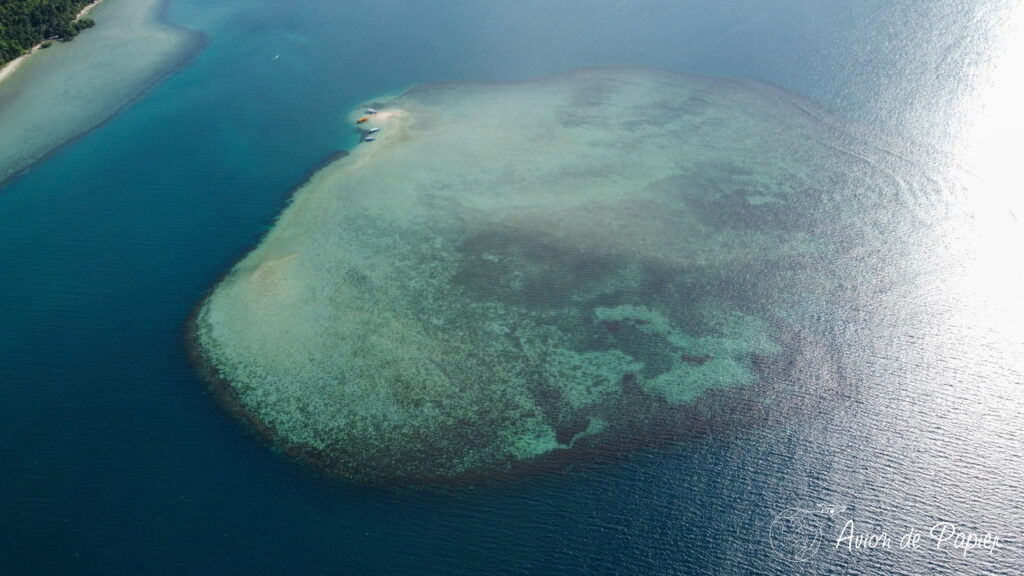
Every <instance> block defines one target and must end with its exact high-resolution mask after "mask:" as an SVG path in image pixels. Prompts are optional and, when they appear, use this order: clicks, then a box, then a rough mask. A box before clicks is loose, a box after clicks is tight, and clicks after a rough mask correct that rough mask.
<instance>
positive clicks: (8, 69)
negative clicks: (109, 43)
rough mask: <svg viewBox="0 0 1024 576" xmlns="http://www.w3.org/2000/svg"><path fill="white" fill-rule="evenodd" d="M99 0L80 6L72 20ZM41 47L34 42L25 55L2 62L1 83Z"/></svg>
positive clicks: (87, 11) (90, 9)
mask: <svg viewBox="0 0 1024 576" xmlns="http://www.w3.org/2000/svg"><path fill="white" fill-rule="evenodd" d="M100 2H103V0H96V1H95V2H93V3H92V4H89V5H88V6H86V7H85V8H82V10H81V11H80V12H79V13H78V15H77V16H75V20H74V21H75V22H78V21H79V20H81V19H82V18H85V16H86V15H87V14H89V12H91V11H92V9H93V8H95V7H96V6H97V5H99V3H100ZM42 47H43V45H42V44H41V43H40V44H36V45H35V46H33V47H32V51H31V52H29V53H28V54H25V55H23V56H19V57H17V58H15V59H14V60H11V61H10V62H8V63H6V64H4V65H3V66H0V83H3V81H4V80H5V79H6V78H8V77H10V76H11V75H12V74H14V71H15V70H17V69H18V68H19V67H20V66H21V64H22V63H23V62H24V61H25V60H26V59H27V58H28V57H29V56H31V55H33V54H35V53H36V52H37V51H39V50H40V49H41V48H42Z"/></svg>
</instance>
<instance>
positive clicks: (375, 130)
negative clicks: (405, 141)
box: [366, 128, 380, 134]
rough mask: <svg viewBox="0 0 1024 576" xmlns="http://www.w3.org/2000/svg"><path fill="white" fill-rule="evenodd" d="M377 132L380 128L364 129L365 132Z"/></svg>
mask: <svg viewBox="0 0 1024 576" xmlns="http://www.w3.org/2000/svg"><path fill="white" fill-rule="evenodd" d="M377 132H380V128H370V129H369V130H367V131H366V133H367V134H376V133H377Z"/></svg>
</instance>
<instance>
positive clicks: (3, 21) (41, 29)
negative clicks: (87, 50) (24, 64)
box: [0, 0, 95, 66]
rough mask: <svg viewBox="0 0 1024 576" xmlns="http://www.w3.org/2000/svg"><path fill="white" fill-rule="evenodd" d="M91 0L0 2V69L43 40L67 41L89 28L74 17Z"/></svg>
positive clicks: (86, 22) (89, 21)
mask: <svg viewBox="0 0 1024 576" xmlns="http://www.w3.org/2000/svg"><path fill="white" fill-rule="evenodd" d="M91 3H92V0H0V66H2V65H4V64H6V63H7V62H10V61H11V60H14V59H15V58H17V57H18V56H21V55H22V54H25V53H26V52H28V51H29V50H31V49H32V47H33V46H35V45H36V44H39V43H40V42H43V41H44V40H50V39H58V40H64V41H66V40H70V39H72V38H74V36H75V35H76V34H78V33H79V32H80V31H82V30H84V29H86V28H89V27H91V26H92V25H93V24H95V22H93V20H92V19H91V18H82V19H81V20H78V21H77V22H76V21H75V16H77V15H78V13H79V12H80V11H81V10H82V8H85V7H86V6H88V5H89V4H91Z"/></svg>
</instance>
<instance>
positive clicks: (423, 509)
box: [0, 0, 1024, 575]
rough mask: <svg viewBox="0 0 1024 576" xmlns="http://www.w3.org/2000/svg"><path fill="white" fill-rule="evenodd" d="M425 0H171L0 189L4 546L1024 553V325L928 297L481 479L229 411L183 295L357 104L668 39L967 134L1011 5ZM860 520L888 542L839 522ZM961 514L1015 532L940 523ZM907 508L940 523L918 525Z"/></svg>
mask: <svg viewBox="0 0 1024 576" xmlns="http://www.w3.org/2000/svg"><path fill="white" fill-rule="evenodd" d="M410 4H411V3H406V2H397V1H387V0H385V1H380V2H362V1H352V2H335V1H325V0H316V1H314V2H310V3H306V4H304V5H301V6H299V5H293V4H283V3H279V2H270V1H268V0H248V1H245V2H242V1H239V0H227V1H220V2H217V3H215V4H213V5H211V4H210V3H209V2H201V1H198V0H174V2H173V4H172V6H171V10H170V12H169V18H170V19H171V20H172V21H173V22H175V23H177V24H179V25H182V26H186V27H189V28H193V29H198V30H201V31H203V32H205V33H206V34H207V35H208V37H209V44H208V46H207V48H206V49H205V50H204V51H203V52H202V53H201V54H200V55H199V56H198V57H197V58H196V59H195V60H194V61H193V62H191V63H190V65H188V66H187V67H186V68H184V69H182V70H181V71H180V72H179V73H177V74H176V75H174V76H172V77H171V78H169V79H168V80H167V81H166V82H164V83H163V84H161V85H160V86H158V87H156V88H155V89H153V90H152V91H151V92H149V93H148V94H147V95H145V96H144V97H143V98H142V99H140V100H139V101H138V102H137V103H135V104H134V105H133V106H131V107H129V108H128V109H127V110H125V111H124V112H123V113H121V114H120V115H118V116H117V117H116V118H114V119H113V120H112V121H111V122H109V123H107V124H105V125H104V126H102V127H100V128H99V129H97V130H95V131H93V132H92V133H90V134H88V135H87V136H85V137H84V138H81V139H80V140H78V141H76V142H74V143H73V144H72V145H70V146H68V147H66V148H65V149H63V150H61V151H60V152H59V153H57V154H56V155H54V156H53V157H52V158H50V159H49V160H47V161H46V162H44V163H42V164H40V165H38V166H36V167H35V168H34V169H32V170H30V171H29V172H28V173H26V174H24V175H23V176H21V177H20V178H18V179H17V180H15V181H13V182H10V183H8V184H7V185H5V187H4V188H3V189H0V435H2V438H3V442H2V444H0V573H3V574H68V573H70V574H111V573H132V574H282V573H295V574H378V573H379V574H559V575H567V574H652V575H653V574H747V573H769V574H797V573H799V574H847V573H851V574H853V573H865V574H923V573H929V574H974V573H997V574H1020V573H1024V551H1022V547H1024V542H1022V540H1021V535H1022V530H1024V485H1022V484H1024V482H1022V477H1024V457H1022V449H1024V442H1022V433H1021V429H1022V428H1024V414H1021V412H1020V407H1021V401H1020V398H1019V397H1020V393H1021V388H1020V386H1021V385H1022V384H1024V382H1022V375H1021V372H1020V363H1019V361H1016V360H1015V357H1014V356H1013V354H1015V352H1016V351H1018V350H1020V348H1018V346H1021V345H1022V344H1024V343H1022V342H1017V341H1016V340H1013V338H1014V336H1013V335H1014V334H1017V335H1019V332H1010V333H1009V334H1010V336H1006V333H1005V332H1000V331H999V330H997V329H995V328H993V329H991V330H988V329H986V328H985V325H984V322H985V319H984V317H981V316H979V317H976V318H977V325H970V326H968V325H963V324H958V323H957V322H960V320H956V319H953V320H950V319H945V318H936V317H934V316H929V315H927V314H926V315H924V316H926V317H925V318H921V316H922V315H916V314H902V313H901V314H894V317H895V318H900V319H904V318H912V319H913V320H914V321H915V322H918V324H914V323H910V322H909V321H907V322H904V321H900V322H897V321H894V322H893V324H892V325H890V326H886V328H887V330H888V331H887V332H885V333H884V334H882V336H883V338H882V340H884V342H885V343H883V344H878V345H877V346H873V347H871V348H870V354H868V353H865V355H864V357H863V358H860V359H859V360H858V361H857V362H856V363H855V364H856V368H855V369H854V370H853V373H852V375H851V376H850V379H851V382H855V384H856V385H855V386H853V387H852V389H851V390H850V391H848V393H847V394H844V395H842V396H841V397H840V399H839V400H837V403H836V404H835V405H829V406H816V407H815V409H814V410H809V411H808V412H806V413H801V414H799V415H798V416H794V417H792V418H790V417H789V416H790V415H788V414H781V415H779V416H778V417H775V418H771V419H770V421H769V422H768V423H767V424H765V425H763V426H760V427H756V428H754V429H750V430H729V431H726V432H724V433H722V434H715V435H712V436H706V437H702V438H698V439H694V440H691V441H686V442H682V443H678V444H672V445H667V446H660V447H656V448H651V449H649V450H642V451H639V452H636V453H634V454H631V455H628V456H626V457H624V458H622V459H621V460H615V461H613V462H609V463H598V464H589V465H585V466H581V467H578V468H574V469H571V470H568V471H566V472H564V473H542V474H538V475H536V476H531V477H525V478H518V479H514V480H509V481H504V482H494V483H485V484H482V485H480V486H476V487H468V486H460V487H455V488H449V489H442V488H438V489H427V490H415V489H397V490H391V489H382V488H367V487H361V486H358V485H348V484H339V483H335V482H329V481H326V480H323V479H320V478H318V477H316V476H314V475H312V474H311V473H309V472H307V471H305V470H303V469H301V468H300V467H298V466H296V465H295V464H294V463H292V462H290V461H288V460H287V459H285V458H283V457H281V456H279V455H277V454H275V453H274V452H273V451H272V450H270V449H268V448H267V447H266V446H265V445H263V444H261V443H260V442H259V441H257V440H256V439H254V437H253V436H252V435H251V434H250V433H249V432H248V431H246V430H245V429H243V428H242V427H241V426H239V425H238V424H237V423H236V422H235V421H233V420H232V419H231V418H230V417H229V416H228V415H227V413H226V412H225V411H223V410H222V409H221V408H220V406H219V405H218V404H217V403H216V401H215V400H214V399H213V398H212V397H211V396H210V395H209V393H208V392H207V389H206V386H205V385H204V383H203V382H202V381H201V380H200V379H199V378H198V376H197V374H196V372H195V371H194V369H193V368H192V367H191V366H190V365H189V363H188V358H187V355H186V352H185V347H184V345H183V336H184V323H185V321H186V318H187V317H188V315H189V313H190V312H191V310H192V309H193V307H194V306H195V305H196V303H197V302H198V301H199V300H200V299H201V298H202V297H203V295H204V293H205V291H206V290H207V289H208V288H209V287H210V286H211V285H212V284H213V283H214V282H215V281H216V280H217V279H218V278H219V276H220V275H221V274H223V273H224V272H225V271H226V270H227V269H228V268H229V267H230V265H231V263H232V262H234V261H235V260H237V259H238V258H239V257H241V256H242V255H243V254H244V253H245V252H246V251H247V250H248V249H249V248H250V247H252V246H253V245H254V243H255V242H257V241H258V240H259V238H260V237H261V235H262V234H263V233H264V232H265V231H266V230H267V229H268V227H269V226H271V225H272V224H273V220H274V218H275V216H276V214H278V213H279V212H280V210H281V209H282V207H283V206H284V205H285V203H286V202H287V199H288V196H289V195H290V193H291V192H292V190H294V188H295V187H296V186H298V185H299V184H301V183H302V182H303V181H304V179H305V178H306V177H307V175H308V174H309V173H310V171H311V170H313V169H315V168H316V167H317V166H318V165H319V164H320V163H321V162H322V161H323V159H324V158H326V157H327V156H329V155H330V154H331V153H333V152H335V151H337V150H339V149H344V148H347V147H351V146H353V145H354V144H355V142H356V134H354V133H353V132H352V131H351V129H350V127H349V126H348V124H347V123H346V115H347V113H348V112H349V111H350V109H351V108H352V106H354V105H356V104H357V103H358V102H360V101H363V100H365V99H367V98H370V97H373V96H375V95H378V94H382V93H385V92H393V91H396V90H401V89H403V88H405V87H407V86H409V85H412V84H415V83H420V82H430V81H448V80H486V81H502V80H512V79H521V78H527V77H531V76H536V75H540V74H547V73H555V72H559V71H564V70H569V69H573V68H579V67H585V66H595V65H610V64H616V65H618V64H628V65H645V66H654V67H660V68H666V69H671V70H676V71H679V72H683V73H688V74H700V75H714V76H734V77H744V78H753V79H756V80H760V81H763V82H767V83H770V84H773V85H775V86H778V87H781V88H784V89H786V90H789V91H791V92H794V93H797V94H800V95H802V96H804V97H807V98H810V99H812V100H815V101H817V102H819V103H821V104H822V105H823V106H824V107H826V108H828V109H831V110H833V111H834V112H835V113H836V114H837V115H839V116H842V117H845V118H846V119H847V120H848V121H850V122H851V123H854V124H856V125H858V126H863V127H865V129H866V130H879V131H883V132H887V133H896V134H898V135H899V136H900V137H901V138H904V139H906V141H909V142H912V143H914V145H915V146H919V147H920V148H923V149H928V150H939V151H947V152H954V151H955V150H952V149H953V148H956V146H955V143H951V142H950V140H949V138H950V132H951V127H950V126H951V125H952V124H954V123H955V122H954V120H955V118H952V117H951V116H952V115H953V114H954V110H955V106H956V103H957V102H958V101H959V99H960V98H962V97H963V96H964V94H963V87H964V85H965V84H967V83H969V82H968V80H969V79H970V78H969V76H970V73H971V71H972V70H974V69H975V68H976V67H980V66H981V65H982V64H984V60H985V44H984V42H985V38H986V36H985V35H986V34H988V33H989V32H991V30H992V28H993V27H996V26H997V25H998V24H999V22H1000V21H1001V20H1002V18H1003V17H1004V16H1003V12H1002V11H1005V10H1006V6H1005V5H1003V4H1000V3H995V2H990V3H957V2H936V3H907V4H898V5H897V4H892V3H889V2H877V3H876V2H857V3H852V2H851V3H847V4H845V5H842V6H836V5H832V4H833V3H827V4H826V3H819V2H799V1H794V2H780V3H775V4H773V5H771V6H767V5H765V3H761V2H741V1H733V2H722V3H710V2H709V3H696V4H690V3H687V4H686V5H682V4H683V3H678V4H679V5H676V4H677V3H662V2H630V1H624V2H613V1H608V2H596V1H595V2H589V3H575V2H573V3H570V2H564V3H563V2H555V3H552V2H540V1H536V2H508V3H505V2H495V3H474V2H454V1H453V2H444V3H440V5H431V6H428V5H427V3H416V4H413V5H410ZM563 4H564V5H563ZM277 56H279V58H276V60H275V57H277ZM0 129H2V127H0ZM1017 216H1019V214H1018V215H1017ZM1017 216H1015V217H1014V218H1016V217H1017ZM866 281H870V280H866ZM940 285H941V283H940ZM913 304H916V303H907V306H908V307H912V305H913ZM929 322H932V324H929ZM936 322H947V326H946V327H945V328H943V327H942V326H939V327H936V326H937V325H936V324H934V323H936ZM968 328H972V329H968ZM957 331H959V332H957ZM951 332H952V333H954V335H955V334H961V335H962V338H959V339H958V338H951V339H949V340H944V339H942V338H939V337H937V336H935V334H948V333H951ZM921 334H924V336H919V335H921ZM1007 338H1010V340H1009V341H1008V340H1007ZM1008 354H1009V355H1010V356H1007V355H1008ZM794 510H796V511H797V513H798V514H803V515H804V518H805V520H806V522H807V525H806V526H804V527H803V528H801V529H800V530H798V532H799V533H800V534H801V538H804V541H807V542H814V541H815V540H814V538H813V535H814V533H815V532H817V533H819V534H820V539H819V540H818V541H817V542H818V545H817V547H816V548H814V549H812V550H809V551H808V553H807V554H804V556H803V557H799V558H794V554H796V555H797V556H800V554H799V549H794V548H793V545H792V542H789V543H787V542H784V541H781V542H780V541H778V540H775V541H773V540H772V534H771V530H772V526H773V523H776V524H775V525H776V526H779V524H778V523H777V522H778V521H779V518H780V517H781V518H782V520H784V521H785V520H787V519H788V518H790V517H791V516H792V515H793V514H794V512H793V511H794ZM787 511H789V512H787ZM787 514H788V515H789V516H786V515H787ZM848 519H853V520H854V521H855V523H856V524H855V525H856V527H857V531H858V532H861V531H870V532H873V533H880V532H883V531H885V532H887V533H888V534H889V535H890V536H892V537H893V539H894V540H895V542H893V547H892V549H875V550H848V549H847V548H846V547H845V544H844V545H843V547H839V548H837V547H836V546H835V544H836V542H837V537H839V536H840V535H841V534H842V532H841V529H842V527H843V525H844V522H846V520H848ZM941 521H948V522H950V523H953V524H956V525H957V526H958V527H959V528H961V529H963V530H968V531H973V532H979V533H985V532H989V533H993V534H997V535H999V536H1000V538H1001V543H1002V547H1001V548H998V549H996V550H994V551H993V552H992V553H988V552H987V551H982V550H973V551H970V552H969V553H968V554H967V555H966V557H964V556H963V555H962V554H961V552H962V551H961V550H950V549H948V546H947V548H946V549H943V550H935V549H934V544H932V547H931V548H927V545H928V543H929V541H928V539H929V536H928V534H927V533H928V530H929V529H930V528H931V527H932V526H933V525H935V524H936V523H938V522H941ZM808 526H809V527H808ZM911 526H913V527H916V528H917V529H918V530H919V531H920V530H923V531H924V533H925V536H924V538H925V541H924V542H922V546H921V548H920V549H917V550H914V549H907V550H901V549H899V542H898V540H899V537H900V536H902V535H903V534H905V533H906V531H907V530H908V529H909V528H910V527H911ZM808 536H809V537H810V538H809V540H808ZM795 550H796V551H795Z"/></svg>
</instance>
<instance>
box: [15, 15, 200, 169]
mask: <svg viewBox="0 0 1024 576" xmlns="http://www.w3.org/2000/svg"><path fill="white" fill-rule="evenodd" d="M165 4H166V0H103V1H102V2H94V3H93V4H90V5H89V6H86V7H85V8H84V9H83V10H82V11H81V12H80V13H79V14H78V18H82V17H84V16H85V15H87V14H88V15H89V16H90V17H91V18H93V19H95V20H96V24H97V25H96V27H94V28H91V29H89V30H88V31H87V32H85V33H83V34H81V35H79V36H78V37H76V38H75V40H74V41H72V42H67V43H63V42H55V43H54V44H53V45H52V46H51V47H49V48H47V49H46V50H41V49H39V47H36V48H35V49H34V50H33V51H32V53H30V54H27V55H25V56H22V57H21V58H18V59H16V60H14V61H12V62H9V63H8V64H7V66H4V68H3V69H2V70H0V127H2V128H0V182H4V181H6V180H8V179H10V178H11V177H13V176H15V175H17V174H18V173H20V172H22V171H23V170H25V169H26V168H28V167H30V166H31V165H32V164H34V163H35V162H38V161H40V160H42V159H44V158H45V157H46V156H47V155H49V154H50V153H52V152H53V151H54V150H56V149H57V148H59V147H60V146H62V145H63V144H65V143H67V142H69V141H70V140H72V139H74V138H76V137H78V136H81V135H82V134H84V133H86V132H88V131H89V130H91V129H93V128H95V127H96V126H98V125H100V124H101V123H103V122H104V121H106V120H107V119H109V118H110V117H111V116H113V115H114V114H116V113H117V112H118V111H119V110H121V109H122V108H124V107H125V106H127V105H128V104H130V103H131V102H132V101H134V100H135V99H136V98H138V97H139V96H140V95H141V94H142V93H143V92H145V91H146V90H147V89H148V88H150V87H152V86H153V85H154V84H155V83H157V82H158V81H160V80H161V79H162V78H165V77H166V76H167V75H168V74H170V73H171V72H173V71H174V70H176V69H177V68H179V67H180V66H181V65H182V64H183V63H184V62H186V61H187V60H188V59H189V58H190V57H191V56H192V55H194V54H195V53H196V52H197V51H198V50H199V48H200V47H201V46H202V42H203V39H202V36H201V35H200V34H198V33H195V32H191V31H188V30H184V29H181V28H177V27H173V26H170V25H167V24H165V23H164V22H163V21H162V19H163V16H162V15H163V11H164V5H165Z"/></svg>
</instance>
